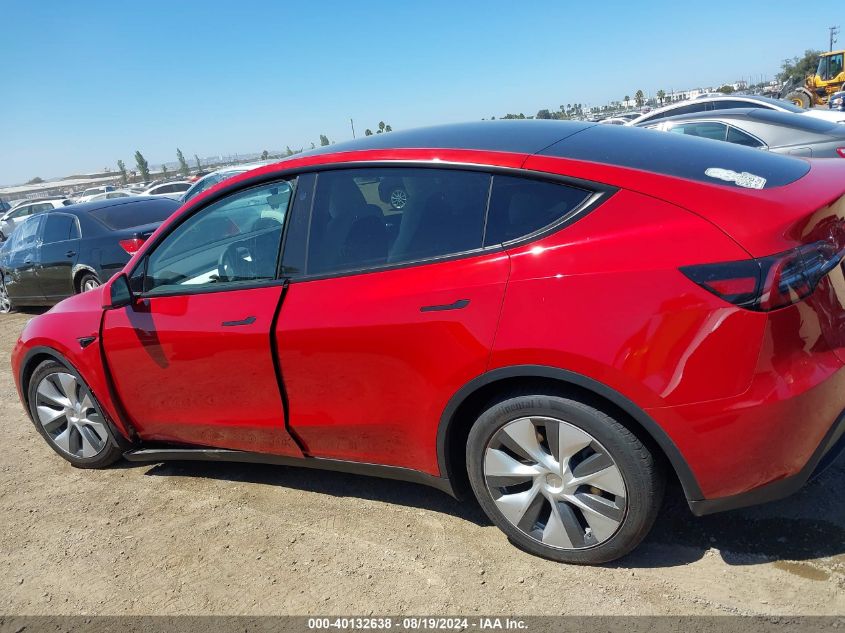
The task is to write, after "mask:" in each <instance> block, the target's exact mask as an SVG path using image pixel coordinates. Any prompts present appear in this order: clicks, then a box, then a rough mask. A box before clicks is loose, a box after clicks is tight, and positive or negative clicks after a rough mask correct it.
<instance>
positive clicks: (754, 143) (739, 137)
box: [728, 126, 763, 147]
mask: <svg viewBox="0 0 845 633" xmlns="http://www.w3.org/2000/svg"><path fill="white" fill-rule="evenodd" d="M728 143H736V144H737V145H745V147H763V143H761V142H760V141H758V140H757V139H756V138H754V137H753V136H751V135H750V134H746V133H745V132H743V131H742V130H739V129H737V128H735V127H733V126H731V127H729V128H728Z"/></svg>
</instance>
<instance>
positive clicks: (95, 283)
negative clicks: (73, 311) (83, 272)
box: [82, 277, 100, 292]
mask: <svg viewBox="0 0 845 633" xmlns="http://www.w3.org/2000/svg"><path fill="white" fill-rule="evenodd" d="M99 286H100V281H99V280H98V279H94V278H93V277H89V278H88V279H86V280H85V283H83V284H82V292H88V291H89V290H93V289H94V288H98V287H99Z"/></svg>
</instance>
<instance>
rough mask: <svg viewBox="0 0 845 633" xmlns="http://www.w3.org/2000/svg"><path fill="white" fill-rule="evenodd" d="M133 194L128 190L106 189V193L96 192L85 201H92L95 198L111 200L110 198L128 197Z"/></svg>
mask: <svg viewBox="0 0 845 633" xmlns="http://www.w3.org/2000/svg"><path fill="white" fill-rule="evenodd" d="M133 195H135V194H133V193H131V192H129V191H107V192H106V193H98V194H97V195H96V196H91V197H90V198H88V200H87V202H94V201H96V200H111V199H112V198H128V197H129V196H133Z"/></svg>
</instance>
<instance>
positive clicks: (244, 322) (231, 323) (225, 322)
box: [222, 316, 255, 327]
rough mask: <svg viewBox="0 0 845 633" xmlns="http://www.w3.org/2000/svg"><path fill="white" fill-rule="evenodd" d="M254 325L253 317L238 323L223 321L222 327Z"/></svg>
mask: <svg viewBox="0 0 845 633" xmlns="http://www.w3.org/2000/svg"><path fill="white" fill-rule="evenodd" d="M253 323H255V317H254V316H248V317H247V318H245V319H241V320H240V321H223V323H222V325H223V327H234V326H236V325H252V324H253Z"/></svg>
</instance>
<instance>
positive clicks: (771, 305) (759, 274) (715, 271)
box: [681, 241, 845, 312]
mask: <svg viewBox="0 0 845 633" xmlns="http://www.w3.org/2000/svg"><path fill="white" fill-rule="evenodd" d="M843 256H845V251H843V250H841V249H840V248H838V246H837V245H836V244H834V243H833V242H831V241H822V242H814V243H813V244H807V245H806V246H801V247H800V248H796V249H793V250H791V251H787V252H785V253H780V254H778V255H772V256H771V257H762V258H760V259H746V260H742V261H738V262H726V263H720V264H702V265H699V266H684V267H683V268H681V272H682V273H684V274H685V275H686V276H687V277H689V278H690V279H692V280H693V281H694V282H695V283H697V284H698V285H699V286H701V287H702V288H704V289H706V290H709V291H710V292H712V293H713V294H714V295H716V296H718V297H721V298H722V299H724V300H725V301H728V302H730V303H733V304H734V305H738V306H741V307H743V308H747V309H749V310H758V311H764V312H765V311H768V310H775V309H777V308H782V307H784V306H788V305H791V304H793V303H796V302H798V301H800V300H801V299H804V298H805V297H808V296H809V295H811V294H812V293H813V291H814V290H815V289H816V286H817V285H818V283H819V281H821V279H822V277H824V276H825V275H827V274H828V273H829V272H830V271H831V270H833V269H834V268H835V267H836V266H838V265H839V263H840V262H841V261H842V259H843Z"/></svg>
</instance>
